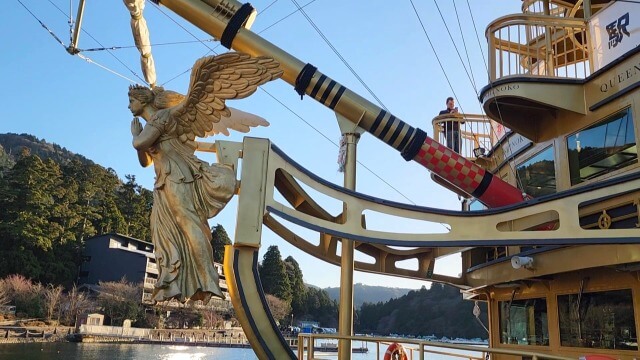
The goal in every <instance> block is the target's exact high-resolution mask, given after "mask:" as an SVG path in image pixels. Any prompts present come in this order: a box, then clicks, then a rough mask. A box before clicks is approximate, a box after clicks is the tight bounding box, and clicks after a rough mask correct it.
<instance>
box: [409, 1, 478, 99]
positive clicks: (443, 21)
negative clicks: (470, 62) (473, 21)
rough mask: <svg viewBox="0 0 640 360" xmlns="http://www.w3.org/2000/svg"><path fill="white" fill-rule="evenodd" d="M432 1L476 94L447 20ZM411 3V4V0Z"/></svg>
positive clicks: (436, 3)
mask: <svg viewBox="0 0 640 360" xmlns="http://www.w3.org/2000/svg"><path fill="white" fill-rule="evenodd" d="M433 3H434V4H435V5H436V9H438V13H439V14H440V19H442V23H443V24H444V28H445V29H446V30H447V34H449V39H451V43H452V44H453V48H454V49H455V50H456V54H458V59H460V62H461V63H462V68H463V69H464V72H465V73H466V74H467V78H468V79H469V82H471V86H473V88H474V89H476V95H477V92H478V90H477V88H476V84H475V82H474V81H473V80H472V79H471V76H470V75H469V71H468V70H467V67H466V66H465V65H464V60H462V55H460V51H458V45H456V42H455V40H454V39H453V35H451V31H449V26H447V21H446V20H445V19H444V16H443V15H442V11H440V6H438V2H437V1H436V0H433ZM454 3H455V0H454ZM412 4H413V0H412ZM463 39H464V37H463ZM463 41H464V40H463Z"/></svg>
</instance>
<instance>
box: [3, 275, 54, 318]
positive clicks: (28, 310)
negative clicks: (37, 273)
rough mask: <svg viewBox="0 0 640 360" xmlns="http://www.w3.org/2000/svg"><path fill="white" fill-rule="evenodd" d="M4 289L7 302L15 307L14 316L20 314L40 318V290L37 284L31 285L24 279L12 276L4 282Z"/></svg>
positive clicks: (41, 313) (19, 276)
mask: <svg viewBox="0 0 640 360" xmlns="http://www.w3.org/2000/svg"><path fill="white" fill-rule="evenodd" d="M3 283H4V288H5V291H6V292H7V296H8V298H9V301H10V302H12V303H13V304H14V305H15V306H16V314H19V313H22V314H23V315H24V316H29V317H42V316H44V314H43V311H42V310H43V309H42V307H43V306H42V305H43V303H42V290H43V287H42V285H40V284H39V283H35V284H34V283H33V282H31V280H29V279H27V278H26V277H24V276H22V275H19V274H14V275H9V276H7V277H6V278H5V279H4V280H3Z"/></svg>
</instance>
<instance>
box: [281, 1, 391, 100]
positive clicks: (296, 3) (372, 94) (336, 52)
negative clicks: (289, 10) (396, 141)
mask: <svg viewBox="0 0 640 360" xmlns="http://www.w3.org/2000/svg"><path fill="white" fill-rule="evenodd" d="M291 1H292V2H293V3H294V4H295V5H296V7H297V8H298V11H300V12H301V13H302V15H304V17H305V18H306V19H307V21H308V22H309V24H311V26H312V27H313V28H314V29H315V30H316V32H317V33H318V35H320V37H321V38H322V39H323V40H324V42H325V43H326V44H327V45H328V46H329V48H331V50H332V51H333V52H334V54H336V55H337V56H338V58H339V59H340V60H341V61H342V63H343V64H344V65H345V66H346V67H347V69H349V71H351V73H352V74H353V76H355V77H356V79H358V81H359V82H360V84H362V86H364V88H365V89H366V90H367V92H369V94H371V96H373V98H374V99H375V100H376V101H377V102H378V105H380V106H381V107H382V108H383V109H385V110H387V111H389V109H387V107H386V106H384V104H383V103H382V101H381V100H380V99H379V98H378V96H376V94H375V93H374V92H373V90H371V88H369V86H368V85H367V84H366V83H365V82H364V80H362V78H361V77H360V75H358V73H357V72H356V71H355V69H354V68H353V67H351V65H349V63H348V62H347V60H346V59H345V58H344V57H343V56H342V55H341V54H340V52H339V51H338V49H336V47H335V46H333V44H332V43H331V41H329V39H328V38H327V37H326V36H325V35H324V34H323V33H322V30H320V28H319V27H318V26H317V25H316V24H315V23H314V22H313V20H311V18H310V17H309V15H307V13H306V12H305V11H304V10H303V9H302V7H300V5H299V4H298V2H297V1H296V0H291Z"/></svg>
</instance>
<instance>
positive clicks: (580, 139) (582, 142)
mask: <svg viewBox="0 0 640 360" xmlns="http://www.w3.org/2000/svg"><path fill="white" fill-rule="evenodd" d="M567 149H568V151H569V173H570V176H571V185H575V184H579V183H581V182H583V181H585V180H589V179H592V178H594V177H597V176H600V175H604V174H606V173H608V172H611V171H613V170H617V169H620V168H622V167H625V166H629V165H632V164H635V163H636V162H637V159H638V150H637V148H636V138H635V135H634V133H633V117H632V116H631V109H626V110H623V111H621V112H619V113H617V114H615V115H613V116H612V117H609V118H607V119H606V120H604V121H602V122H599V123H598V124H596V125H594V126H592V127H589V128H586V129H584V130H581V131H579V132H577V133H575V134H573V135H571V136H569V137H568V138H567Z"/></svg>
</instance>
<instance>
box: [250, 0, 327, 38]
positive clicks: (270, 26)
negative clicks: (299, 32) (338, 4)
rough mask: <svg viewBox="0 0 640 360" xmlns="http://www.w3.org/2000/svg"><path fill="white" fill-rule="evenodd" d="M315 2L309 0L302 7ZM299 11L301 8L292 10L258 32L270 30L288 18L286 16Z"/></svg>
mask: <svg viewBox="0 0 640 360" xmlns="http://www.w3.org/2000/svg"><path fill="white" fill-rule="evenodd" d="M314 2H316V0H311V1H309V2H308V3H306V4H304V5H302V8H303V9H304V8H306V7H307V6H309V5H311V4H313V3H314ZM298 11H299V10H294V11H292V12H290V13H289V14H288V15H285V16H284V17H283V18H281V19H280V20H278V21H276V22H274V23H273V24H271V25H269V26H267V27H266V28H264V29H262V30H260V31H258V32H257V34H262V33H263V32H265V31H267V30H269V29H270V28H272V27H274V26H275V25H277V24H279V23H280V22H281V21H283V20H285V19H286V18H288V17H289V16H291V15H293V14H295V13H297V12H298Z"/></svg>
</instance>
